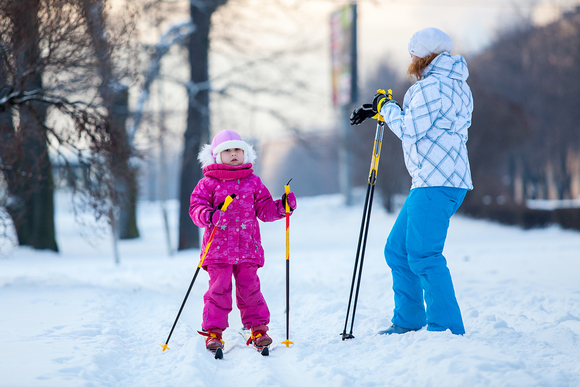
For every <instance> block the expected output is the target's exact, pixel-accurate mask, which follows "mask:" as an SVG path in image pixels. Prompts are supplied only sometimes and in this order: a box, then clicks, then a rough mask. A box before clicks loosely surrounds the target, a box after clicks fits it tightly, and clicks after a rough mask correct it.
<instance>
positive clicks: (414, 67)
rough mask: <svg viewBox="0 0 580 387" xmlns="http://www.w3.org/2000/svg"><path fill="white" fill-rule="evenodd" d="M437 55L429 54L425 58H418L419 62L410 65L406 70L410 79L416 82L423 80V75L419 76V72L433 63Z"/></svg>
mask: <svg viewBox="0 0 580 387" xmlns="http://www.w3.org/2000/svg"><path fill="white" fill-rule="evenodd" d="M438 55H439V54H435V53H433V54H431V55H429V56H426V57H425V58H419V60H417V61H415V62H413V63H411V64H410V65H409V69H408V70H407V74H409V75H410V76H412V77H415V78H416V79H417V80H418V81H420V80H421V79H422V78H423V75H421V72H422V71H423V70H424V69H425V68H426V67H427V66H429V65H430V64H431V62H432V61H433V59H435V58H437V56H438Z"/></svg>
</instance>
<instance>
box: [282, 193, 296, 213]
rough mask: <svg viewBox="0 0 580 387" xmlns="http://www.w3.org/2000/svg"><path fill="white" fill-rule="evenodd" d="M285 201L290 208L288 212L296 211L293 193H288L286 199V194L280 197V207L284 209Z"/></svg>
mask: <svg viewBox="0 0 580 387" xmlns="http://www.w3.org/2000/svg"><path fill="white" fill-rule="evenodd" d="M286 200H288V206H289V207H290V212H292V211H294V210H295V209H296V195H294V192H290V194H288V198H286V194H284V195H282V206H283V207H284V208H286Z"/></svg>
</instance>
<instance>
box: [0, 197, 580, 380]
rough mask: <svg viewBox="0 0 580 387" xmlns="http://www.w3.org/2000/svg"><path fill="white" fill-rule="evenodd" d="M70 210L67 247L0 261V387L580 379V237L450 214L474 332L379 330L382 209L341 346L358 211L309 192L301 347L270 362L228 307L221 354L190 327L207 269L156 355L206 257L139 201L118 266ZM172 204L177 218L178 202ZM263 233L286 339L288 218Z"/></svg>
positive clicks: (63, 231) (449, 249)
mask: <svg viewBox="0 0 580 387" xmlns="http://www.w3.org/2000/svg"><path fill="white" fill-rule="evenodd" d="M67 203H68V201H67V200H66V198H63V197H59V200H58V208H57V211H58V217H57V229H58V233H59V238H58V243H59V247H60V249H61V253H60V254H53V253H49V252H37V251H32V250H30V249H25V248H14V249H12V250H9V251H7V252H6V250H4V253H3V255H2V256H1V257H0V311H1V312H2V313H1V314H0V346H1V348H2V351H1V352H0V375H1V378H0V386H3V387H4V386H10V387H15V386H26V387H28V386H58V387H64V386H236V387H247V386H248V387H249V386H310V385H317V386H580V280H579V278H578V277H579V273H580V233H578V232H572V231H565V230H561V229H559V228H557V227H552V228H548V229H539V230H530V231H523V230H520V229H518V228H513V227H505V226H501V225H497V224H493V223H489V222H486V221H480V220H472V219H467V218H464V217H460V216H457V217H455V218H453V220H452V223H451V227H450V230H449V237H448V241H447V246H446V250H445V253H446V256H447V259H448V261H449V266H450V269H451V273H452V275H453V279H454V283H455V288H456V293H457V297H458V300H459V303H460V306H461V308H462V312H463V317H464V321H465V327H466V330H467V333H466V335H465V336H462V337H461V336H454V335H452V334H451V333H449V332H443V333H433V332H427V331H425V330H422V331H419V332H413V333H409V334H405V335H400V336H377V335H376V334H375V333H376V332H377V331H378V330H380V329H383V328H386V327H388V326H389V325H390V318H391V315H392V308H393V301H392V291H391V279H390V274H389V271H388V268H387V266H386V264H385V263H384V259H383V256H382V249H383V244H384V242H385V239H386V236H387V233H388V231H389V230H390V228H391V226H392V224H393V222H394V216H393V215H388V214H386V213H384V212H383V210H382V209H381V208H380V206H379V205H375V206H374V211H373V214H372V222H371V226H370V237H369V244H368V248H367V255H366V261H365V267H364V272H363V283H362V288H361V295H360V300H359V306H358V311H357V315H356V323H355V331H354V334H355V336H356V338H355V339H353V340H348V341H341V339H340V337H339V333H340V332H342V329H343V325H344V318H345V312H346V303H347V301H348V294H349V289H350V281H351V276H352V268H353V261H354V255H355V249H356V243H357V238H358V230H359V225H360V217H361V214H362V210H361V205H357V206H354V207H352V208H346V207H344V206H342V205H341V204H340V198H339V197H338V196H324V197H316V198H302V199H300V198H299V208H298V210H297V211H296V213H295V214H294V216H293V217H292V219H291V236H290V238H291V258H290V263H291V314H290V340H292V341H293V342H294V343H295V345H294V346H293V347H292V348H286V347H284V346H281V345H279V344H278V346H277V347H275V348H274V350H273V351H272V353H271V356H270V357H267V358H266V357H261V356H260V355H259V354H257V353H256V352H254V351H252V350H250V349H248V348H245V346H244V345H243V342H242V338H241V336H239V335H238V334H237V332H236V331H237V329H238V328H239V327H240V325H241V323H240V319H239V313H238V312H237V310H234V311H233V312H232V314H231V315H230V326H231V329H229V330H227V331H226V332H225V337H224V338H225V341H226V353H225V358H224V359H223V360H220V361H218V360H214V359H213V358H212V357H211V356H210V355H209V354H208V353H207V352H206V350H205V349H204V341H203V338H202V337H201V336H199V335H198V334H197V333H196V330H197V329H199V328H200V318H201V308H202V295H203V293H204V291H205V290H206V288H207V275H206V274H205V272H202V273H201V275H200V276H199V277H198V279H197V282H196V284H195V286H194V289H193V291H192V293H191V296H190V298H189V301H188V303H187V305H186V308H185V310H184V312H183V314H182V316H181V319H180V321H179V323H178V325H177V328H176V330H175V332H174V334H173V336H172V338H171V341H170V343H169V347H170V348H171V350H170V351H166V352H161V347H160V346H159V344H162V343H164V342H165V340H166V338H167V335H168V333H169V330H170V328H171V325H172V323H173V321H174V319H175V316H176V313H177V311H178V308H179V305H180V304H181V301H182V300H183V297H184V295H185V291H186V290H187V287H188V285H189V283H190V281H191V278H192V275H193V273H194V271H195V268H196V265H197V263H198V259H199V251H188V252H182V253H179V254H176V255H174V256H172V257H170V256H168V254H167V251H166V243H165V239H164V234H163V231H162V230H163V228H162V225H163V223H162V220H161V219H162V218H161V212H160V207H159V205H158V204H156V203H142V204H141V205H140V207H139V223H140V231H141V233H142V238H140V239H139V240H137V241H128V242H122V243H121V246H120V251H121V259H122V261H121V264H120V265H119V266H116V265H115V264H114V261H113V256H112V246H111V242H110V239H109V238H108V237H105V238H102V239H95V238H94V237H93V238H92V239H93V240H94V242H93V243H92V244H89V243H87V240H86V239H83V238H82V237H81V236H79V229H80V228H79V226H77V225H75V223H74V221H73V218H72V215H71V214H70V212H69V208H68V206H67ZM171 210H172V213H171V218H172V219H171V221H172V224H174V225H175V224H176V222H177V206H176V204H175V203H173V205H172V207H171ZM172 231H173V234H174V235H173V236H174V238H175V233H176V228H173V230H172ZM262 234H263V239H264V247H265V250H266V266H265V267H264V268H263V269H261V270H260V272H259V273H260V276H261V279H262V286H263V291H264V294H265V296H266V299H267V301H268V304H269V307H270V310H271V312H272V323H271V331H270V333H271V336H273V338H274V340H275V342H276V343H280V342H281V341H283V340H284V339H285V322H286V319H285V314H284V310H285V261H284V257H285V231H284V222H283V221H279V222H276V223H270V224H263V225H262Z"/></svg>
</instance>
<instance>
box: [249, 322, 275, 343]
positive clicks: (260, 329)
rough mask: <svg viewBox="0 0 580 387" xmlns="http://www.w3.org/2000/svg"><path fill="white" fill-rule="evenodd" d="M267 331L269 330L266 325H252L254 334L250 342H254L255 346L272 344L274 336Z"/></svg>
mask: <svg viewBox="0 0 580 387" xmlns="http://www.w3.org/2000/svg"><path fill="white" fill-rule="evenodd" d="M266 332H268V327H267V326H266V325H259V326H257V327H252V336H251V337H250V340H248V343H250V342H254V346H256V347H267V346H268V345H270V344H272V338H271V337H270V336H268V333H266Z"/></svg>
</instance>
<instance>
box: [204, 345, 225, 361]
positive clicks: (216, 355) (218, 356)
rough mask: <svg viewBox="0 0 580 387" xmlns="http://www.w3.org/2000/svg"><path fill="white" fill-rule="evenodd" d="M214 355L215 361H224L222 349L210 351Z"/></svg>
mask: <svg viewBox="0 0 580 387" xmlns="http://www.w3.org/2000/svg"><path fill="white" fill-rule="evenodd" d="M208 351H210V352H211V353H212V354H213V357H214V359H223V358H224V351H223V349H221V348H216V349H208Z"/></svg>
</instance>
